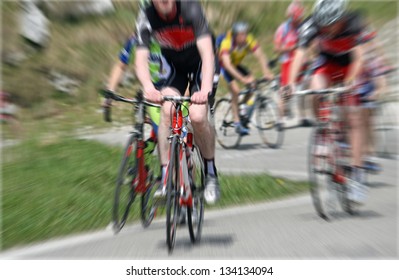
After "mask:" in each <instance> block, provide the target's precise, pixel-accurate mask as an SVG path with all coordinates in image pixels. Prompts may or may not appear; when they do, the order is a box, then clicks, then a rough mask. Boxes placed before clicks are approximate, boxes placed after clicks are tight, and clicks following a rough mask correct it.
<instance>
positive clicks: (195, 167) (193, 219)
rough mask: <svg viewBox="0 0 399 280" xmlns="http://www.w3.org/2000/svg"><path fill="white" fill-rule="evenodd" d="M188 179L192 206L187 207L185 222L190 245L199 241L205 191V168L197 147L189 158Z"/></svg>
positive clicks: (194, 147)
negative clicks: (186, 222)
mask: <svg viewBox="0 0 399 280" xmlns="http://www.w3.org/2000/svg"><path fill="white" fill-rule="evenodd" d="M188 169H189V177H190V182H191V192H192V196H193V205H192V206H191V207H187V221H188V230H189V233H190V239H191V242H192V243H196V242H199V241H200V240H201V231H202V222H203V219H204V189H205V167H204V161H203V160H202V156H201V153H200V151H199V149H198V148H197V146H193V148H192V150H191V157H190V159H189V162H188Z"/></svg>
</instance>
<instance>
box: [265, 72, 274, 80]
mask: <svg viewBox="0 0 399 280" xmlns="http://www.w3.org/2000/svg"><path fill="white" fill-rule="evenodd" d="M263 78H264V79H265V80H268V81H271V80H273V79H274V74H273V73H271V72H270V73H267V74H266V75H264V76H263Z"/></svg>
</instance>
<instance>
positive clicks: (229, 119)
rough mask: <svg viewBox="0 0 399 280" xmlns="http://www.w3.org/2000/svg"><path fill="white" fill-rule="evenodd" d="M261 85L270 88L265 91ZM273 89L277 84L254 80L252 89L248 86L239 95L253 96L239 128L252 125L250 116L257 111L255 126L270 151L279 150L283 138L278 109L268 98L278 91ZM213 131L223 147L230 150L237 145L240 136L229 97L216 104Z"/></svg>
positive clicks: (242, 116) (241, 117) (271, 99)
mask: <svg viewBox="0 0 399 280" xmlns="http://www.w3.org/2000/svg"><path fill="white" fill-rule="evenodd" d="M273 81H276V80H273ZM262 84H268V85H269V87H268V88H266V89H264V88H262V87H261V85H262ZM276 88H277V85H276V84H275V83H269V81H268V80H265V79H261V80H257V81H256V82H255V83H254V86H253V87H247V89H245V90H242V91H241V92H240V93H239V96H245V95H246V94H249V93H252V92H253V93H254V96H253V97H252V98H251V99H250V100H249V102H247V104H249V106H247V107H248V109H247V112H245V113H240V123H241V125H242V126H244V127H247V128H248V127H249V125H250V124H251V122H252V117H253V114H254V112H256V114H255V119H256V122H255V127H256V128H257V130H258V132H259V136H260V137H261V139H262V142H263V143H264V144H266V145H267V146H268V147H269V148H272V149H277V148H279V147H280V146H281V145H282V143H283V138H284V129H283V126H282V125H281V124H280V123H279V121H278V119H279V117H278V110H277V106H276V104H275V102H274V100H273V98H272V96H271V93H272V92H273V91H276V90H277V89H276ZM241 104H242V103H241ZM241 104H239V106H240V105H241ZM215 130H216V139H217V141H218V143H219V144H220V145H221V146H222V147H223V148H225V149H232V148H236V147H237V146H238V145H239V144H240V142H241V139H242V137H243V136H241V135H240V134H239V133H236V126H235V124H234V116H233V112H232V108H231V99H230V98H229V97H223V98H221V99H220V100H218V101H217V103H216V105H215Z"/></svg>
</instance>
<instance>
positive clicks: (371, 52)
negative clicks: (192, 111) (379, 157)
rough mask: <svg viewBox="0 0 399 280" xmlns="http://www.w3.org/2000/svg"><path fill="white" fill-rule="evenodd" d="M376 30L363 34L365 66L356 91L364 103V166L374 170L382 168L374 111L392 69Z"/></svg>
mask: <svg viewBox="0 0 399 280" xmlns="http://www.w3.org/2000/svg"><path fill="white" fill-rule="evenodd" d="M376 35H377V34H376V32H373V31H369V32H365V33H364V35H363V41H364V42H365V44H364V61H365V63H364V66H363V67H362V72H361V74H360V76H359V77H358V79H357V82H356V84H357V87H356V92H357V93H358V94H359V95H360V98H361V103H362V119H363V123H364V131H363V133H364V135H363V138H364V150H363V155H364V167H365V169H366V170H369V171H372V172H379V171H381V170H382V168H381V166H380V165H379V164H377V162H376V159H375V158H374V147H373V138H374V137H373V124H372V117H373V111H374V109H375V108H376V107H377V104H376V102H375V101H377V100H378V99H379V98H380V96H381V95H382V91H383V90H384V89H386V85H387V81H386V77H385V73H386V71H389V70H390V69H392V68H391V67H389V66H387V64H386V62H385V61H386V60H385V59H384V57H383V55H382V54H381V53H379V46H378V44H377V42H376Z"/></svg>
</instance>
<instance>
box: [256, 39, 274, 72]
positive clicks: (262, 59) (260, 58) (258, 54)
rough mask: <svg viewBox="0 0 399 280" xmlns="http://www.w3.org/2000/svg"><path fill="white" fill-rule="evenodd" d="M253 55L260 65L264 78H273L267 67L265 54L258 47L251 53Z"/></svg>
mask: <svg viewBox="0 0 399 280" xmlns="http://www.w3.org/2000/svg"><path fill="white" fill-rule="evenodd" d="M253 54H254V55H255V57H256V58H257V59H258V61H259V63H260V65H261V68H262V72H263V75H264V76H265V77H267V78H272V77H273V73H272V71H271V70H270V68H269V66H268V65H269V62H268V59H267V56H266V54H265V53H264V52H263V51H262V49H261V48H260V47H259V48H257V49H256V50H255V51H254V52H253Z"/></svg>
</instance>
